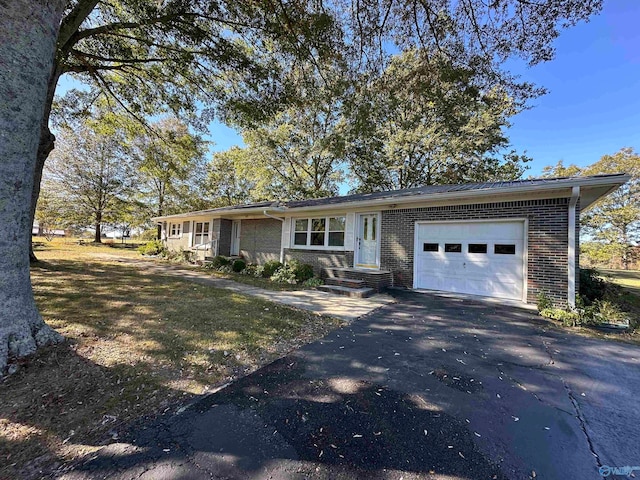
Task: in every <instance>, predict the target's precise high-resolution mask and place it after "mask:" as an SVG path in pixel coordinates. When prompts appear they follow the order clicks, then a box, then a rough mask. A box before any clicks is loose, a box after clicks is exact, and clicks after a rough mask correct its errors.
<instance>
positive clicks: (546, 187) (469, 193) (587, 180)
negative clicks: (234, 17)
mask: <svg viewBox="0 0 640 480" xmlns="http://www.w3.org/2000/svg"><path fill="white" fill-rule="evenodd" d="M630 178H631V176H630V175H626V174H619V175H610V176H606V177H576V178H575V179H568V180H566V181H562V182H561V183H560V182H558V183H554V182H549V183H548V184H535V185H516V186H508V187H502V186H501V187H493V188H485V189H477V190H457V191H453V192H442V193H429V194H425V193H418V194H415V195H406V196H393V195H392V194H390V195H389V196H385V197H382V198H376V199H372V200H356V201H351V202H350V201H344V202H336V203H330V204H327V203H325V204H319V205H309V206H306V207H282V206H279V207H278V209H277V210H276V211H277V212H278V213H280V214H282V213H283V208H284V209H285V210H284V211H287V212H294V211H295V212H307V211H318V210H332V209H338V208H343V209H344V208H345V207H348V208H362V207H375V206H380V205H389V204H393V205H403V204H411V203H419V202H424V201H425V200H428V201H442V200H448V199H456V200H459V199H472V198H482V197H488V196H492V195H495V194H496V193H499V194H501V195H503V194H504V195H513V194H518V193H530V192H545V191H554V190H555V191H557V190H564V189H566V190H567V196H569V195H570V194H571V189H572V188H573V187H574V186H579V187H598V186H610V188H608V189H607V190H606V192H604V193H602V194H601V195H599V196H598V197H597V198H596V199H594V200H593V201H591V202H590V203H589V204H588V205H585V206H583V210H586V209H587V208H589V207H590V206H591V205H592V204H593V203H595V202H596V201H597V200H598V199H599V198H602V197H603V196H605V195H608V194H609V193H611V192H612V191H614V190H615V189H617V188H618V187H620V186H621V185H623V184H624V183H626V182H627V181H628V180H629V179H630ZM265 210H266V211H270V210H273V208H272V206H261V207H252V208H240V209H239V208H230V209H228V210H218V209H215V210H214V209H212V210H199V211H196V212H186V213H179V214H176V215H165V216H161V217H153V218H152V219H151V220H152V221H153V222H156V223H157V222H163V221H167V220H173V219H179V218H191V217H198V216H205V215H213V216H214V218H215V217H222V216H238V215H255V214H262V213H263V212H264V211H265Z"/></svg>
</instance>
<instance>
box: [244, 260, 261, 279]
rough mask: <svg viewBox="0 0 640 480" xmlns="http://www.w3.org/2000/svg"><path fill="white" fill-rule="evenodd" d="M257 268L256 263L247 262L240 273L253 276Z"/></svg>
mask: <svg viewBox="0 0 640 480" xmlns="http://www.w3.org/2000/svg"><path fill="white" fill-rule="evenodd" d="M257 268H258V266H257V265H255V264H253V263H249V264H247V265H246V266H245V268H244V270H242V271H241V272H240V273H241V274H242V275H247V276H249V277H255V276H256V270H257Z"/></svg>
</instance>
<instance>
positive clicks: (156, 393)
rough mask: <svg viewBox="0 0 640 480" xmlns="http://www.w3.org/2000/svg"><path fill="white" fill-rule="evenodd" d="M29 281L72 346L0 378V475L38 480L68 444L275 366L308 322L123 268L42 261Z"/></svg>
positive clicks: (101, 436)
mask: <svg viewBox="0 0 640 480" xmlns="http://www.w3.org/2000/svg"><path fill="white" fill-rule="evenodd" d="M32 278H33V283H34V292H35V295H36V300H37V302H38V304H39V305H40V308H41V310H42V313H43V316H44V317H45V319H46V320H47V321H48V322H49V323H50V324H51V325H52V326H54V327H55V328H57V329H58V330H59V331H60V332H61V333H62V334H63V335H65V337H66V338H67V342H65V343H64V344H61V345H58V346H55V347H51V348H46V349H43V350H42V351H40V352H39V353H38V354H37V355H36V356H35V357H32V358H29V359H27V360H26V361H25V362H23V364H22V365H21V368H20V369H19V371H18V373H17V374H15V375H12V376H10V377H7V378H5V379H3V380H2V381H1V382H0V419H5V420H4V421H3V420H0V427H1V429H2V435H0V459H1V461H0V478H40V476H41V474H40V473H39V470H40V469H45V470H46V469H48V468H50V467H51V466H55V465H56V464H57V463H59V462H62V461H63V460H68V458H70V457H71V456H73V454H74V452H71V451H70V450H69V447H73V448H75V449H76V450H75V453H77V452H79V451H83V449H86V448H90V447H92V446H96V445H102V444H103V443H105V442H108V441H114V437H113V435H114V434H115V433H117V432H118V431H120V430H121V429H122V428H123V427H124V426H125V425H126V424H128V423H129V422H130V421H131V420H132V419H134V418H137V417H139V416H141V415H149V414H151V415H155V414H161V413H163V412H164V411H165V410H167V411H169V410H168V409H169V408H170V407H172V406H174V407H175V406H176V404H180V403H181V401H185V400H187V399H190V398H193V394H192V393H187V391H191V392H193V391H194V388H195V387H197V388H196V390H197V391H198V392H200V391H202V389H203V387H205V386H207V387H208V386H210V385H216V384H219V383H221V382H223V381H226V380H227V379H228V378H229V377H232V376H233V377H235V376H238V375H240V374H243V373H244V372H246V371H247V369H253V368H255V367H256V365H258V364H260V363H262V364H264V363H265V360H270V359H272V358H274V357H273V356H274V354H275V353H276V351H277V349H276V350H274V349H273V348H271V347H273V345H274V344H278V343H279V342H280V341H281V340H283V338H284V339H287V338H289V337H295V336H296V335H298V334H299V333H300V330H301V329H302V328H304V326H305V325H306V323H308V320H309V314H303V313H299V312H294V311H292V310H290V309H287V308H286V307H278V306H273V305H272V304H270V303H268V302H264V301H262V300H256V299H248V298H246V297H244V296H242V295H237V294H234V293H229V292H226V291H222V290H218V289H215V288H211V287H209V286H203V285H195V284H193V283H189V282H184V281H182V280H180V279H176V278H167V277H163V276H161V275H144V274H141V273H139V272H137V271H136V269H135V268H134V267H132V266H129V265H120V264H117V263H102V262H79V261H74V260H55V261H49V262H39V264H38V265H37V266H35V267H33V268H32ZM329 328H330V326H329V325H328V324H327V329H329ZM315 333H316V334H317V332H315ZM227 351H228V352H227ZM187 387H189V388H187ZM65 440H66V442H65ZM65 455H68V456H67V457H65Z"/></svg>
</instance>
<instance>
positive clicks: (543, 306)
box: [537, 290, 553, 312]
mask: <svg viewBox="0 0 640 480" xmlns="http://www.w3.org/2000/svg"><path fill="white" fill-rule="evenodd" d="M537 299H538V312H542V311H543V310H548V309H551V308H553V303H552V302H551V299H550V298H549V296H548V295H547V294H546V293H545V291H544V290H540V293H538V296H537Z"/></svg>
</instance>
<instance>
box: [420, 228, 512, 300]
mask: <svg viewBox="0 0 640 480" xmlns="http://www.w3.org/2000/svg"><path fill="white" fill-rule="evenodd" d="M415 239H416V244H415V255H414V261H415V269H414V272H415V276H414V287H415V288H424V289H428V290H441V291H446V292H456V293H469V294H473V295H484V296H489V297H497V298H508V299H515V300H521V299H522V296H523V288H524V262H523V258H524V222H523V221H505V222H501V221H492V222H459V223H458V222H443V223H417V224H416V233H415Z"/></svg>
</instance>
